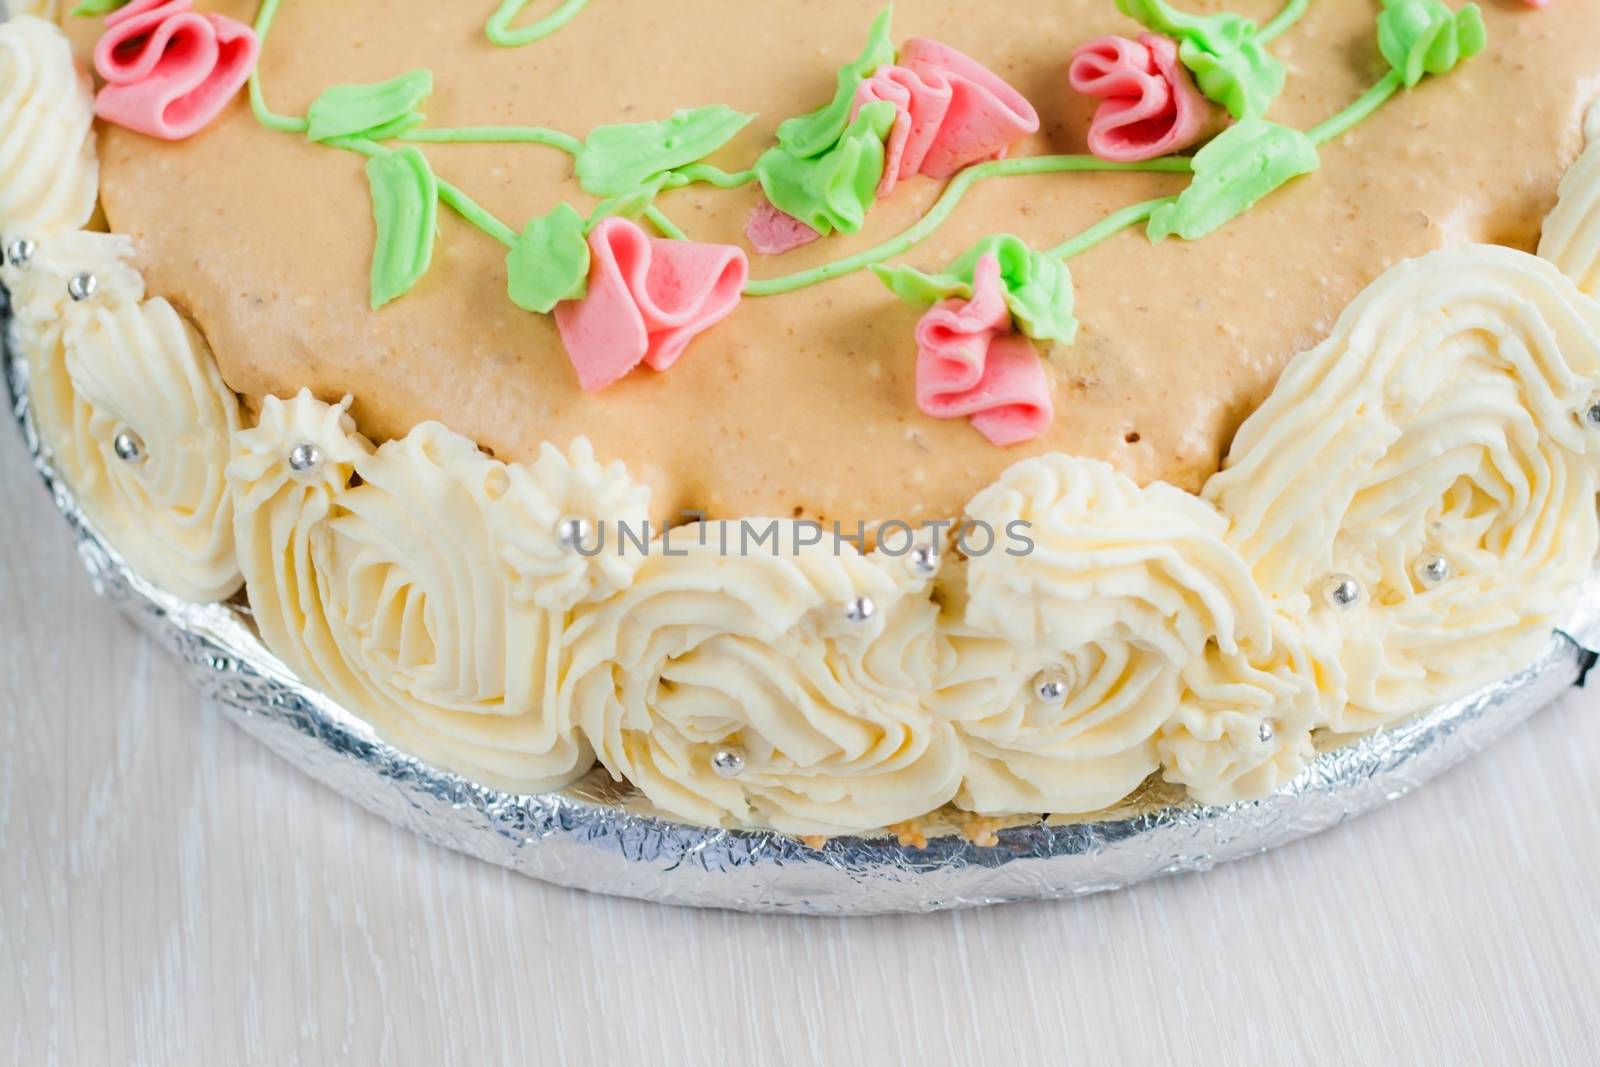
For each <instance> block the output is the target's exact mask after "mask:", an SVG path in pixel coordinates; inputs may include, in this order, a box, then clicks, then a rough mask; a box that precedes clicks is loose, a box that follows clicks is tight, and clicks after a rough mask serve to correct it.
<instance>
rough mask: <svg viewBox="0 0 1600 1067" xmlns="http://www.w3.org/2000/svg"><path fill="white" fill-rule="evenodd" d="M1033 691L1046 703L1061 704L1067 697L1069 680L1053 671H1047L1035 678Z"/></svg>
mask: <svg viewBox="0 0 1600 1067" xmlns="http://www.w3.org/2000/svg"><path fill="white" fill-rule="evenodd" d="M1033 692H1034V694H1035V695H1036V696H1038V698H1039V699H1040V700H1042V701H1044V702H1045V703H1046V704H1060V703H1063V702H1064V701H1065V700H1066V699H1067V680H1066V679H1065V678H1063V677H1061V675H1059V674H1056V673H1055V672H1053V671H1045V672H1043V673H1041V674H1039V675H1036V676H1035V677H1034V679H1033Z"/></svg>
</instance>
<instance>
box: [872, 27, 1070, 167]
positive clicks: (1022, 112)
mask: <svg viewBox="0 0 1600 1067" xmlns="http://www.w3.org/2000/svg"><path fill="white" fill-rule="evenodd" d="M880 100H887V101H889V102H890V103H892V104H893V105H894V106H895V123H894V128H893V129H892V130H891V131H890V133H889V139H888V141H887V142H886V144H885V146H884V147H885V164H884V168H883V181H882V182H880V183H879V185H878V196H879V197H880V198H881V197H884V196H887V195H888V194H889V193H890V192H892V191H893V190H894V187H895V184H896V183H897V182H899V181H902V180H904V179H906V178H909V177H911V176H913V175H916V174H924V175H927V176H928V177H930V178H948V177H950V176H951V175H953V174H955V173H956V172H957V171H959V170H961V169H962V168H964V167H968V166H971V165H972V164H974V163H980V162H983V161H984V160H989V159H999V158H1001V157H1003V156H1004V155H1005V153H1006V150H1007V149H1009V148H1010V147H1011V146H1012V145H1014V144H1016V143H1017V142H1018V141H1020V140H1021V139H1022V138H1024V137H1027V136H1028V135H1029V134H1033V133H1037V132H1038V131H1039V113H1038V112H1037V111H1035V110H1034V109H1033V105H1032V104H1030V103H1028V101H1027V98H1025V97H1024V96H1023V95H1022V94H1021V93H1019V92H1017V91H1016V90H1015V89H1013V88H1012V87H1011V86H1009V85H1007V84H1006V82H1005V81H1004V80H1003V79H1001V78H1000V77H999V76H998V75H996V74H995V73H994V72H993V71H991V70H989V69H988V68H987V67H985V66H984V65H983V64H981V63H979V62H977V61H976V60H974V59H971V58H970V57H968V56H965V55H963V54H962V53H960V52H958V51H956V50H955V49H954V48H951V47H950V46H949V45H944V44H940V43H939V42H938V41H930V40H927V39H926V38H914V39H912V40H910V41H907V42H906V44H905V47H904V48H902V49H901V50H900V59H899V62H898V63H897V64H896V65H894V66H888V67H879V68H878V70H877V71H875V72H874V73H873V75H872V76H871V77H870V78H867V79H866V80H865V81H863V82H862V83H861V85H860V87H859V88H857V90H856V98H855V106H854V109H853V111H852V117H854V115H855V114H859V113H860V111H861V109H862V108H863V107H865V106H866V105H868V104H871V103H876V102H877V101H880Z"/></svg>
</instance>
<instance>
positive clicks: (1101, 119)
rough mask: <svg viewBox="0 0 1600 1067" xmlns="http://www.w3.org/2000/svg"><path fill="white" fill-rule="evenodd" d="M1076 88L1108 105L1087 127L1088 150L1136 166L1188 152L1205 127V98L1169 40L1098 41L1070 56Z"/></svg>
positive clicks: (1149, 35) (1150, 36) (1146, 35)
mask: <svg viewBox="0 0 1600 1067" xmlns="http://www.w3.org/2000/svg"><path fill="white" fill-rule="evenodd" d="M1068 79H1069V80H1070V81H1071V83H1072V87H1073V88H1074V89H1076V90H1077V91H1078V92H1080V93H1083V94H1085V95H1086V96H1096V97H1099V98H1101V100H1102V101H1104V102H1103V103H1102V104H1101V105H1100V108H1099V110H1097V111H1096V112H1095V115H1094V122H1093V123H1092V124H1091V125H1090V127H1089V151H1091V152H1093V153H1094V154H1095V155H1097V156H1099V157H1100V158H1101V159H1105V160H1110V161H1112V162H1116V163H1135V162H1138V161H1140V160H1145V159H1155V158H1157V157H1158V156H1165V155H1169V154H1171V153H1173V152H1177V151H1180V150H1182V149H1185V148H1188V147H1189V146H1190V145H1192V144H1194V143H1195V142H1196V141H1198V140H1199V139H1200V135H1201V132H1202V131H1203V129H1204V127H1205V123H1206V113H1207V105H1206V101H1205V97H1203V96H1201V95H1200V90H1198V89H1196V88H1195V85H1194V82H1193V80H1192V79H1191V78H1190V77H1189V72H1188V71H1187V70H1185V69H1184V66H1183V64H1182V63H1181V62H1179V61H1178V46H1177V44H1176V43H1174V42H1173V41H1172V40H1171V39H1170V38H1167V37H1159V36H1157V35H1155V34H1153V33H1142V34H1140V35H1139V39H1138V40H1137V41H1130V40H1129V39H1128V38H1126V37H1098V38H1096V39H1094V40H1092V41H1089V42H1088V43H1086V44H1084V45H1081V46H1079V48H1078V49H1077V51H1075V52H1073V53H1072V66H1071V68H1070V70H1069V72H1068Z"/></svg>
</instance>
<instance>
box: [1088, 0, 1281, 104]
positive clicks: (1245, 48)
mask: <svg viewBox="0 0 1600 1067" xmlns="http://www.w3.org/2000/svg"><path fill="white" fill-rule="evenodd" d="M1117 8H1118V9H1119V10H1120V11H1121V12H1122V13H1123V14H1124V15H1127V16H1129V17H1130V18H1132V19H1134V20H1136V21H1138V22H1139V23H1141V24H1143V25H1144V26H1146V27H1148V28H1150V29H1152V30H1154V31H1155V32H1157V33H1164V34H1166V35H1167V36H1169V37H1172V38H1174V39H1176V40H1177V41H1178V57H1179V58H1180V59H1182V60H1183V65H1184V66H1186V67H1188V68H1189V69H1190V70H1191V71H1193V72H1194V79H1195V84H1197V85H1198V86H1199V87H1200V91H1201V92H1202V93H1204V94H1205V95H1206V98H1207V99H1208V100H1213V101H1215V102H1217V103H1219V104H1221V105H1222V106H1223V107H1225V108H1227V109H1228V112H1229V113H1230V114H1231V115H1233V117H1234V118H1236V119H1242V118H1246V117H1248V116H1251V115H1263V114H1265V113H1266V111H1267V108H1268V107H1269V106H1271V104H1272V101H1273V100H1275V99H1277V96H1278V94H1279V93H1280V92H1282V91H1283V81H1284V74H1285V72H1284V67H1283V64H1282V63H1281V62H1279V61H1278V60H1277V59H1275V58H1273V56H1271V55H1270V54H1268V52H1267V50H1266V46H1265V45H1263V44H1262V42H1261V40H1260V33H1261V31H1260V28H1259V27H1258V26H1257V25H1256V24H1255V23H1254V22H1251V21H1250V20H1249V19H1247V18H1244V17H1243V16H1240V15H1231V14H1220V15H1189V14H1185V13H1184V12H1182V11H1178V10H1176V9H1174V8H1173V7H1172V6H1171V5H1169V4H1167V3H1166V0H1117Z"/></svg>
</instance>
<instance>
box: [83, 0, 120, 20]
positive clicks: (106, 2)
mask: <svg viewBox="0 0 1600 1067" xmlns="http://www.w3.org/2000/svg"><path fill="white" fill-rule="evenodd" d="M127 6H128V0H83V2H82V3H80V4H79V5H78V6H77V7H75V8H73V9H72V13H73V14H74V15H77V16H78V17H80V18H90V17H93V16H95V15H109V14H111V12H113V11H116V10H117V9H118V8H123V7H127Z"/></svg>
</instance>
